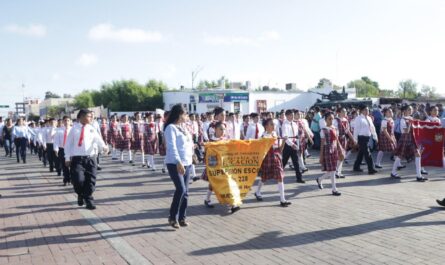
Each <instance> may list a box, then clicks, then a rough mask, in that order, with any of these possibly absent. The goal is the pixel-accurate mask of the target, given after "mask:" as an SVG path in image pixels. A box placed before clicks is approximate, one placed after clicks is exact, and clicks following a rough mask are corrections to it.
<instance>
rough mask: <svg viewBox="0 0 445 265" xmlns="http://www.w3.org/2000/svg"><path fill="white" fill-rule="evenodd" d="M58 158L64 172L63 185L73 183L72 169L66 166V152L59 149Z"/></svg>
mask: <svg viewBox="0 0 445 265" xmlns="http://www.w3.org/2000/svg"><path fill="white" fill-rule="evenodd" d="M58 156H59V161H60V166H61V167H62V171H63V183H69V182H70V181H71V180H70V169H69V168H68V167H67V166H66V165H65V150H64V149H63V148H59V153H58Z"/></svg>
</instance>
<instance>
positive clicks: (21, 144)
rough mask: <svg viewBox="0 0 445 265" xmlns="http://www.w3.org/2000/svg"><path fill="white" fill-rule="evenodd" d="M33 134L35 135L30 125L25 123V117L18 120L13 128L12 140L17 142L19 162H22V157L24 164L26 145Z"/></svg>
mask: <svg viewBox="0 0 445 265" xmlns="http://www.w3.org/2000/svg"><path fill="white" fill-rule="evenodd" d="M31 135H34V132H32V131H31V130H30V129H29V128H28V126H26V125H25V123H24V121H23V118H19V119H18V120H17V125H16V126H14V129H13V130H12V140H13V142H14V143H15V148H16V156H17V163H20V158H22V161H23V163H24V164H26V145H27V143H28V141H29V139H31Z"/></svg>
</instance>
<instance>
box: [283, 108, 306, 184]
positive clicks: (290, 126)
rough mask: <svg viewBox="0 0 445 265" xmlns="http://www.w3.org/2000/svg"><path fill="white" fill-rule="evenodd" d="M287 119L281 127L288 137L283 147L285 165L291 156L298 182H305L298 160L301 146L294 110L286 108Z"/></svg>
mask: <svg viewBox="0 0 445 265" xmlns="http://www.w3.org/2000/svg"><path fill="white" fill-rule="evenodd" d="M285 115H286V120H284V121H283V125H282V127H281V134H282V137H283V138H287V139H286V144H285V145H284V149H283V167H286V164H287V162H288V161H289V158H291V159H292V164H293V165H294V170H295V176H296V178H297V183H305V181H304V180H303V176H302V175H301V172H300V164H299V161H298V150H299V148H300V146H299V142H298V140H299V139H298V138H297V137H298V125H297V124H296V123H295V122H294V112H293V111H292V110H286V112H285Z"/></svg>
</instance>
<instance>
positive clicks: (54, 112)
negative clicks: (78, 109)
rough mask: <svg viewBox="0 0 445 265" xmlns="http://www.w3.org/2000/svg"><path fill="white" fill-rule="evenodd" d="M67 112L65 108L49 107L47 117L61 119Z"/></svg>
mask: <svg viewBox="0 0 445 265" xmlns="http://www.w3.org/2000/svg"><path fill="white" fill-rule="evenodd" d="M64 111H65V107H61V106H51V107H48V110H47V113H46V116H47V117H51V118H60V116H61V115H60V114H61V113H62V112H64Z"/></svg>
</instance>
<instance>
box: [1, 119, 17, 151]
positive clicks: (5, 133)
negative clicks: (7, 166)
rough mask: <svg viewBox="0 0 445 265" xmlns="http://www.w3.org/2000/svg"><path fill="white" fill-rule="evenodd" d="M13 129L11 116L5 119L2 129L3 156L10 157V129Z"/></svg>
mask: <svg viewBox="0 0 445 265" xmlns="http://www.w3.org/2000/svg"><path fill="white" fill-rule="evenodd" d="M13 129H14V125H13V124H12V120H11V118H8V119H6V124H5V125H4V126H3V129H2V139H3V145H4V147H5V152H6V155H5V156H9V157H12V143H13V142H12V130H13Z"/></svg>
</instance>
